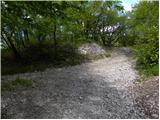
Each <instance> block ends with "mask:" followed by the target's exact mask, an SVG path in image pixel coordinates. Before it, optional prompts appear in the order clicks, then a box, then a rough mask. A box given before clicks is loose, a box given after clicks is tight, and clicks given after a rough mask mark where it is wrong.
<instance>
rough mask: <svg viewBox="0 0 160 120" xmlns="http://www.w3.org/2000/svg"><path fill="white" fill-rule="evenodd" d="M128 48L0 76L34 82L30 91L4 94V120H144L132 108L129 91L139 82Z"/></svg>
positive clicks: (131, 98)
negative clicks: (41, 69) (73, 62)
mask: <svg viewBox="0 0 160 120" xmlns="http://www.w3.org/2000/svg"><path fill="white" fill-rule="evenodd" d="M134 64H135V62H134V60H133V59H132V58H131V57H130V51H129V50H128V49H127V48H121V49H117V50H113V51H112V53H111V57H109V58H105V59H101V60H97V61H94V62H90V63H85V64H82V65H77V66H72V67H64V68H49V69H46V70H45V71H44V72H34V73H25V74H17V75H12V76H2V82H3V81H7V80H12V79H15V78H17V77H18V76H19V77H20V78H27V79H32V80H33V81H34V86H33V87H32V88H28V89H24V90H17V91H15V92H12V93H10V92H6V93H5V94H4V95H3V96H2V112H4V114H5V115H6V117H7V118H32V119H33V118H39V119H40V118H41V119H42V118H46V119H47V118H52V119H53V118H75V119H76V118H82V119H83V118H85V119H87V118H90V119H94V118H96V119H98V118H101V119H109V118H110V119H112V118H114V119H116V118H137V119H138V118H145V117H144V114H143V113H141V112H140V111H139V110H138V109H137V108H135V103H134V99H133V97H134V96H132V94H131V92H132V91H131V89H130V88H131V87H132V85H133V82H134V80H136V79H137V78H138V75H137V73H136V71H135V70H134Z"/></svg>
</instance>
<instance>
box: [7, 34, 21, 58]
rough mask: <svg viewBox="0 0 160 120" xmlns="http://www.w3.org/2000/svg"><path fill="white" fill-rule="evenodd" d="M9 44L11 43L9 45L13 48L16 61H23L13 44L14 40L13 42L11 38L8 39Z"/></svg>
mask: <svg viewBox="0 0 160 120" xmlns="http://www.w3.org/2000/svg"><path fill="white" fill-rule="evenodd" d="M8 42H9V44H10V46H11V50H12V52H13V53H14V55H15V57H16V59H17V60H19V59H21V55H20V53H19V52H18V50H17V49H16V47H15V46H14V44H13V43H12V40H11V38H10V37H8Z"/></svg>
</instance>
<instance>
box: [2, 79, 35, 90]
mask: <svg viewBox="0 0 160 120" xmlns="http://www.w3.org/2000/svg"><path fill="white" fill-rule="evenodd" d="M32 85H33V82H32V80H28V79H21V78H16V79H15V80H13V81H9V82H7V83H3V84H2V86H1V90H2V92H4V91H14V90H16V89H17V88H19V87H24V88H27V87H30V86H32Z"/></svg>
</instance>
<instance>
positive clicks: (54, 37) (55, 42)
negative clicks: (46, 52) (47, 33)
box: [53, 24, 57, 59]
mask: <svg viewBox="0 0 160 120" xmlns="http://www.w3.org/2000/svg"><path fill="white" fill-rule="evenodd" d="M53 39H54V58H55V59H56V58H57V39H56V24H55V25H54V32H53Z"/></svg>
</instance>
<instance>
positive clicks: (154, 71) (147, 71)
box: [138, 64, 159, 77]
mask: <svg viewBox="0 0 160 120" xmlns="http://www.w3.org/2000/svg"><path fill="white" fill-rule="evenodd" d="M138 70H139V73H140V75H144V76H146V77H149V76H158V75H159V64H156V65H154V66H152V67H151V66H147V67H139V68H138Z"/></svg>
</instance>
